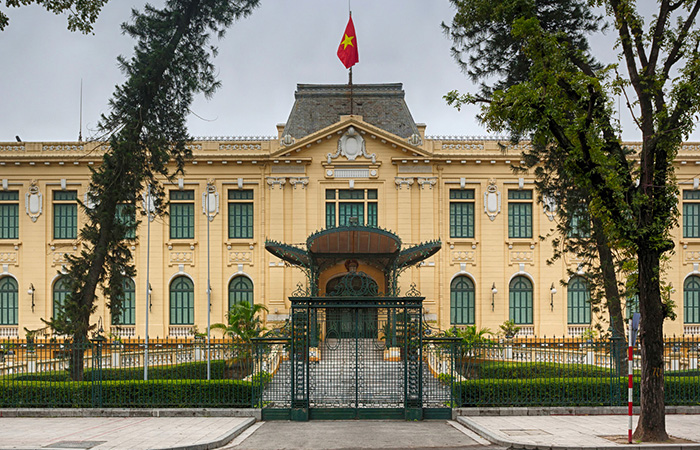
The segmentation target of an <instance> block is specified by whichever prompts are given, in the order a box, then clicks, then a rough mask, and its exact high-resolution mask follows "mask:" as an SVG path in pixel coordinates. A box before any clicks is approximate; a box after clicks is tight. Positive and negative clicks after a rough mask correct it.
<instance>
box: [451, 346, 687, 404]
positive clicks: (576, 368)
mask: <svg viewBox="0 0 700 450" xmlns="http://www.w3.org/2000/svg"><path fill="white" fill-rule="evenodd" d="M622 344H623V347H622V348H624V342H622ZM699 349H700V339H698V338H695V339H677V338H673V339H667V341H666V346H665V356H664V359H665V396H666V397H665V398H666V404H667V405H698V404H700V370H698V350H699ZM620 350H621V346H620V343H619V342H618V343H615V342H613V341H611V340H595V341H586V340H582V339H534V338H533V339H521V340H501V341H498V342H480V343H475V344H462V345H460V347H459V348H458V349H457V351H456V353H455V373H456V374H455V379H454V381H453V386H454V395H455V404H456V405H458V406H462V407H474V406H497V407H507V406H622V405H625V404H626V402H627V382H628V380H627V359H626V355H625V354H624V352H620ZM633 367H634V386H635V390H634V401H635V403H636V404H639V380H640V369H641V358H640V356H639V348H636V349H635V358H634V363H633Z"/></svg>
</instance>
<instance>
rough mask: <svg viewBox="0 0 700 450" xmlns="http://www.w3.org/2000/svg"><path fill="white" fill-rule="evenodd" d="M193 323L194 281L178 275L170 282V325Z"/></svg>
mask: <svg viewBox="0 0 700 450" xmlns="http://www.w3.org/2000/svg"><path fill="white" fill-rule="evenodd" d="M192 324H194V283H192V280H190V279H189V278H187V277H184V276H179V277H177V278H175V279H174V280H173V281H172V283H170V325H192Z"/></svg>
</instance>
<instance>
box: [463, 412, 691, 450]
mask: <svg viewBox="0 0 700 450" xmlns="http://www.w3.org/2000/svg"><path fill="white" fill-rule="evenodd" d="M636 419H637V418H636V416H635V420H634V425H635V426H636V424H637V420H636ZM627 420H628V419H627V416H623V415H594V416H573V415H566V416H469V417H467V416H460V417H458V418H457V422H459V423H461V424H463V425H464V426H466V427H467V428H469V429H470V430H472V431H474V432H476V433H478V434H479V435H480V436H481V437H483V438H485V439H488V440H489V441H491V442H493V443H494V444H497V445H501V446H504V447H509V448H514V449H551V450H554V449H599V450H613V449H620V448H625V449H630V450H635V449H649V448H659V449H663V448H668V449H684V450H685V449H688V450H690V449H692V450H700V415H682V414H667V415H666V431H667V432H668V433H669V435H671V436H673V437H676V438H680V439H684V440H688V441H693V443H676V444H639V443H633V444H631V445H630V444H627V443H626V439H627V423H628V422H627ZM603 436H617V437H623V438H624V439H625V440H624V444H617V443H615V442H614V441H612V440H609V439H605V438H604V437H603Z"/></svg>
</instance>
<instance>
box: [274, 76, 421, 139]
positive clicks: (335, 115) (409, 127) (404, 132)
mask: <svg viewBox="0 0 700 450" xmlns="http://www.w3.org/2000/svg"><path fill="white" fill-rule="evenodd" d="M402 87H403V85H402V84H401V83H391V84H353V85H352V98H353V107H352V114H354V115H358V116H362V118H363V120H364V121H365V122H369V123H371V124H372V125H374V126H377V127H379V128H381V129H383V130H386V131H388V132H390V133H393V134H395V135H397V136H400V137H402V138H408V137H410V136H411V135H412V134H414V133H418V128H417V127H416V123H415V122H414V120H413V117H412V116H411V112H410V111H409V110H408V106H407V105H406V102H405V101H404V91H403V88H402ZM294 97H295V98H296V100H295V102H294V106H293V107H292V111H291V112H290V113H289V118H288V119H287V123H286V125H285V127H284V132H283V133H282V135H283V136H284V135H287V134H289V135H291V136H292V137H294V138H297V139H299V138H303V137H304V136H308V135H309V134H312V133H314V132H316V131H318V130H321V129H323V128H326V127H328V126H330V125H332V124H334V123H336V122H338V121H339V120H340V116H345V115H349V114H350V86H349V85H347V84H297V90H296V92H295V93H294Z"/></svg>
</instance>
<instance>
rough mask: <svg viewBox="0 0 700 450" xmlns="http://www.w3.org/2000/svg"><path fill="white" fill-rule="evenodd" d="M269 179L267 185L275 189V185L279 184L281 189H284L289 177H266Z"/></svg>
mask: <svg viewBox="0 0 700 450" xmlns="http://www.w3.org/2000/svg"><path fill="white" fill-rule="evenodd" d="M265 179H266V180H267V185H268V186H270V189H274V188H275V185H278V186H279V187H280V189H284V185H285V184H286V183H287V179H286V178H285V177H265Z"/></svg>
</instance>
